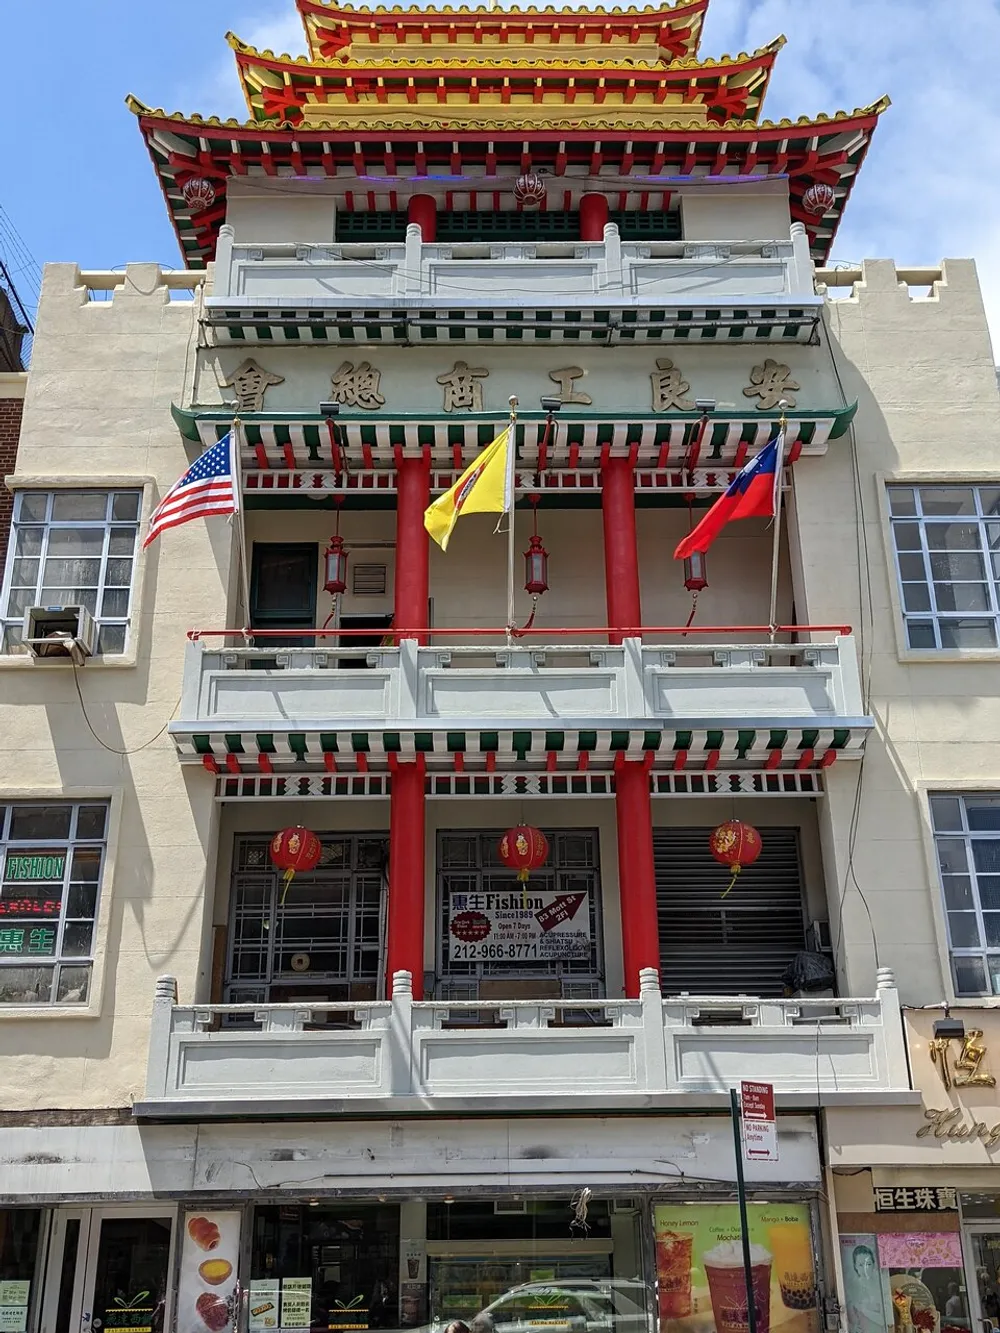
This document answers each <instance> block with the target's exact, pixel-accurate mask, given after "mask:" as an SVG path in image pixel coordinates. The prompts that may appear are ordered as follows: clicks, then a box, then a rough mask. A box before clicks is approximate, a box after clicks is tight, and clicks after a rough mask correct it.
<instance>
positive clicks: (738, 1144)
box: [729, 1088, 757, 1333]
mask: <svg viewBox="0 0 1000 1333" xmlns="http://www.w3.org/2000/svg"><path fill="white" fill-rule="evenodd" d="M729 1104H730V1108H731V1110H732V1115H733V1147H734V1149H735V1151H736V1193H737V1197H738V1198H739V1201H740V1236H741V1238H742V1241H743V1277H744V1279H745V1281H746V1284H747V1327H748V1330H749V1333H757V1304H756V1302H755V1300H754V1292H753V1264H752V1262H751V1258H750V1224H749V1222H748V1220H747V1187H746V1181H745V1180H744V1179H743V1143H742V1135H741V1134H740V1102H739V1096H738V1095H737V1092H736V1089H735V1088H730V1090H729Z"/></svg>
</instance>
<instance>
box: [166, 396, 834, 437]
mask: <svg viewBox="0 0 1000 1333" xmlns="http://www.w3.org/2000/svg"><path fill="white" fill-rule="evenodd" d="M857 410H858V402H857V399H855V401H854V402H853V403H851V404H850V405H849V406H847V407H841V408H814V409H813V410H811V411H796V412H788V413H787V414H786V415H787V418H788V420H789V421H806V422H811V421H817V420H826V419H830V420H832V422H833V425H832V426H831V427H830V436H829V438H830V439H831V440H835V439H838V438H839V437H840V436H841V435H843V434H844V432H845V431H846V430H847V428H848V426H849V425H850V424H851V422H852V421H853V420H854V417H855V414H856V413H857ZM170 412H171V415H172V416H173V418H174V421H175V422H176V423H177V427H178V429H179V430H180V433H181V435H182V436H183V437H184V439H186V440H192V441H195V442H197V441H199V440H200V438H201V437H200V435H199V434H198V423H199V422H202V421H204V422H211V423H214V424H215V425H218V426H227V425H228V424H229V423H230V422H231V421H232V420H233V414H232V413H231V412H230V411H229V410H228V409H227V408H224V407H202V408H198V407H195V408H183V407H178V406H177V405H176V403H172V404H171V407H170ZM717 415H718V416H719V417H720V418H721V419H722V420H726V421H736V420H741V421H745V422H750V421H756V422H766V421H770V422H771V423H772V425H774V426H777V424H778V420H779V418H778V417H777V415H775V414H774V413H767V412H760V413H751V412H745V413H741V412H735V411H726V412H720V413H718V414H717ZM506 417H507V413H506V412H504V411H503V410H498V411H496V412H461V413H440V414H435V413H428V412H341V413H340V414H339V415H338V416H337V424H338V425H341V426H342V425H345V424H350V425H367V426H377V425H379V424H383V423H387V422H399V423H400V424H401V425H406V424H407V423H410V422H414V423H417V424H418V425H431V424H440V425H442V426H460V427H462V426H465V425H483V426H490V427H493V426H495V425H496V424H497V423H498V422H502V421H505V420H506ZM517 419H518V423H519V424H521V425H527V424H538V425H541V424H543V423H544V422H545V420H546V414H545V413H544V412H519V413H518V418H517ZM558 419H559V421H560V422H561V423H562V424H564V425H565V424H570V423H572V422H577V421H579V422H589V421H594V422H599V423H611V424H614V423H617V422H620V421H622V420H625V419H627V420H629V421H632V422H637V423H645V422H658V423H663V424H664V425H669V424H670V423H671V422H675V421H678V422H694V421H700V420H701V413H700V412H657V413H652V412H635V413H633V412H630V411H629V410H628V409H627V408H620V409H619V410H617V411H614V410H608V411H600V412H578V411H573V412H567V413H565V415H563V414H560V415H559V418H558ZM240 421H242V422H244V423H245V424H246V425H250V426H253V425H261V426H269V425H272V426H280V425H286V424H287V425H292V426H297V425H303V426H308V425H316V426H320V425H322V424H323V423H324V421H325V418H324V417H322V416H320V414H319V413H318V412H244V413H242V414H241V416H240Z"/></svg>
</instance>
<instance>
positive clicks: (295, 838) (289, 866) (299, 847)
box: [270, 824, 323, 902]
mask: <svg viewBox="0 0 1000 1333" xmlns="http://www.w3.org/2000/svg"><path fill="white" fill-rule="evenodd" d="M322 850H323V849H322V848H321V847H320V845H319V838H317V837H316V834H315V833H310V832H309V830H308V829H307V828H303V827H302V825H301V824H296V825H295V827H294V828H283V829H281V830H280V831H279V832H277V833H276V834H275V835H274V837H273V838H272V839H271V847H270V852H271V860H272V861H273V863H274V864H275V865H276V866H277V867H278V869H279V870H283V871H284V872H285V873H284V875H283V876H282V879H283V880H284V881H285V892H284V893H283V894H282V895H281V901H282V902H284V901H285V894H286V893H287V892H288V886H289V884H291V882H292V880H293V879H294V878H295V875H296V872H297V871H300V870H301V871H302V872H303V873H305V872H306V871H309V870H315V869H316V867H317V866H318V865H319V858H320V855H321V853H322Z"/></svg>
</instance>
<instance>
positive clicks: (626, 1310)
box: [473, 1278, 652, 1333]
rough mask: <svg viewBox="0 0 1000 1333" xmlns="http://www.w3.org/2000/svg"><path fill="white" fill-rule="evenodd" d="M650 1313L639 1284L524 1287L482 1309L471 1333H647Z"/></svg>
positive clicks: (588, 1281)
mask: <svg viewBox="0 0 1000 1333" xmlns="http://www.w3.org/2000/svg"><path fill="white" fill-rule="evenodd" d="M651 1308H652V1301H651V1300H650V1299H649V1293H648V1292H647V1290H646V1286H645V1283H643V1282H637V1281H626V1280H624V1279H616V1278H607V1279H604V1280H602V1279H593V1278H568V1279H567V1280H566V1281H562V1282H559V1281H557V1282H526V1283H524V1284H522V1285H521V1286H518V1287H512V1288H511V1289H510V1291H505V1292H504V1294H503V1295H502V1296H498V1297H497V1299H496V1300H495V1301H493V1302H492V1304H490V1305H488V1306H487V1307H486V1309H485V1310H483V1311H482V1313H481V1314H479V1315H478V1316H477V1317H476V1319H475V1320H474V1321H473V1323H474V1329H473V1333H650V1330H651V1329H652V1322H651V1315H650V1310H651Z"/></svg>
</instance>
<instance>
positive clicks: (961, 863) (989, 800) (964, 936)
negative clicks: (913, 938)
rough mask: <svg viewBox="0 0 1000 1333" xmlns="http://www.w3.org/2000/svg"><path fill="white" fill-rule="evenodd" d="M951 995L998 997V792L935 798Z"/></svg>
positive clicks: (934, 819) (933, 810)
mask: <svg viewBox="0 0 1000 1333" xmlns="http://www.w3.org/2000/svg"><path fill="white" fill-rule="evenodd" d="M930 805H931V823H932V825H933V828H934V843H935V847H936V849H937V860H938V869H939V871H940V875H941V892H942V894H943V896H944V909H945V916H946V917H947V920H948V946H949V951H950V954H951V973H952V979H953V981H954V983H955V994H956V995H1000V792H983V793H976V794H974V795H962V796H953V795H943V794H940V795H934V796H931V798H930Z"/></svg>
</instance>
